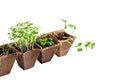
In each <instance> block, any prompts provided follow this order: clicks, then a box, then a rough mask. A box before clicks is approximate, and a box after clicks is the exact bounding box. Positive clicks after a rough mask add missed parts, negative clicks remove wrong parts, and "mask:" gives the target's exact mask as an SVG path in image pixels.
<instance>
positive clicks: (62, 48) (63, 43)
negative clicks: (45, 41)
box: [48, 29, 76, 57]
mask: <svg viewBox="0 0 120 80" xmlns="http://www.w3.org/2000/svg"><path fill="white" fill-rule="evenodd" d="M59 33H65V34H67V35H69V37H70V38H68V39H66V40H59V39H58V38H57V37H56V38H57V39H58V42H59V49H58V51H57V52H56V55H57V56H58V57H61V56H65V55H67V53H68V51H69V49H70V47H71V46H72V44H73V42H74V40H75V38H76V37H75V36H72V35H70V34H68V33H66V32H65V31H64V30H63V29H62V30H57V31H53V32H50V33H48V34H52V36H54V37H55V36H56V34H59Z"/></svg>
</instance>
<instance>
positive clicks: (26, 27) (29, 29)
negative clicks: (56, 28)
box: [8, 21, 40, 52]
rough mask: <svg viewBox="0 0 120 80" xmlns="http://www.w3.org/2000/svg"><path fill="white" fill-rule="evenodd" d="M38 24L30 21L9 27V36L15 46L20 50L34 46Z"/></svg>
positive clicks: (23, 50) (24, 50) (26, 49)
mask: <svg viewBox="0 0 120 80" xmlns="http://www.w3.org/2000/svg"><path fill="white" fill-rule="evenodd" d="M39 28H40V27H39V26H36V25H34V24H33V23H31V22H30V21H26V22H21V23H18V24H17V25H15V26H12V27H10V30H11V31H10V32H9V33H8V35H9V38H10V39H11V40H13V41H14V43H15V47H16V48H17V49H19V50H20V51H21V52H26V51H28V50H31V49H33V48H34V43H36V35H37V34H38V32H39Z"/></svg>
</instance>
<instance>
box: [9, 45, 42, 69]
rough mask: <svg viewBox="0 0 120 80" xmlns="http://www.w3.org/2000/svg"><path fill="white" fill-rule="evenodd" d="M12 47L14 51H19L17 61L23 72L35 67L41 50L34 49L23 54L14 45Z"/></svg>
mask: <svg viewBox="0 0 120 80" xmlns="http://www.w3.org/2000/svg"><path fill="white" fill-rule="evenodd" d="M11 46H12V48H13V49H15V50H17V52H16V54H17V57H16V60H17V63H18V65H19V66H20V67H21V68H22V69H23V70H26V69H29V68H32V67H34V64H35V62H36V60H37V58H38V56H39V53H40V49H38V48H34V49H33V50H29V51H26V52H24V53H22V52H20V51H19V50H18V49H17V48H15V46H14V44H12V45H11Z"/></svg>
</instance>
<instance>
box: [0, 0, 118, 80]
mask: <svg viewBox="0 0 120 80" xmlns="http://www.w3.org/2000/svg"><path fill="white" fill-rule="evenodd" d="M61 18H64V19H67V20H68V22H69V23H73V24H75V25H76V26H77V31H76V32H75V33H74V35H75V36H77V37H78V38H79V39H80V40H81V41H95V42H96V46H95V48H94V50H93V51H91V50H88V51H87V52H86V51H83V52H81V53H78V52H77V51H76V49H75V48H74V47H73V46H72V47H71V49H70V51H69V53H68V55H67V56H64V57H61V58H58V57H56V56H54V57H53V59H52V60H51V62H48V63H45V64H40V63H39V62H38V61H37V62H36V64H35V66H34V68H31V69H29V70H26V71H23V70H22V69H21V68H19V67H18V65H17V63H16V62H15V64H14V66H13V68H12V71H11V73H10V74H9V75H6V76H3V77H0V80H25V79H26V80H120V46H119V45H120V38H119V35H120V29H119V27H120V2H119V0H0V44H1V45H2V44H4V43H8V42H10V40H9V39H8V36H7V33H8V31H9V27H11V26H12V25H15V24H17V23H18V22H23V21H26V20H29V21H31V22H33V23H35V24H38V25H40V26H41V27H43V28H44V29H41V30H42V31H40V33H42V32H47V31H49V30H50V31H52V30H57V29H61V28H63V23H62V22H61V21H60V19H61ZM46 28H47V29H46ZM45 29H46V30H45Z"/></svg>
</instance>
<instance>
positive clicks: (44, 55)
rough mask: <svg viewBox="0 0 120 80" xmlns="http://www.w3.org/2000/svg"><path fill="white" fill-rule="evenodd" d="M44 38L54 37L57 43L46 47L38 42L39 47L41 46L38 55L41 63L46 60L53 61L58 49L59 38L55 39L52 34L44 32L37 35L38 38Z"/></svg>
mask: <svg viewBox="0 0 120 80" xmlns="http://www.w3.org/2000/svg"><path fill="white" fill-rule="evenodd" d="M44 38H52V39H53V41H54V42H55V44H54V45H52V46H48V47H44V48H43V47H41V46H40V44H38V43H37V44H36V45H37V46H38V47H40V48H41V51H40V55H39V57H38V61H39V62H40V63H45V62H49V61H51V59H52V57H53V56H54V54H55V53H56V52H57V50H58V40H57V39H55V38H54V37H53V36H51V35H50V34H44V35H40V36H37V39H44Z"/></svg>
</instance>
